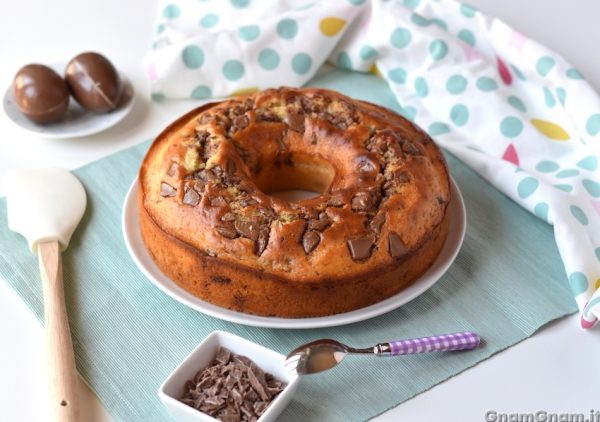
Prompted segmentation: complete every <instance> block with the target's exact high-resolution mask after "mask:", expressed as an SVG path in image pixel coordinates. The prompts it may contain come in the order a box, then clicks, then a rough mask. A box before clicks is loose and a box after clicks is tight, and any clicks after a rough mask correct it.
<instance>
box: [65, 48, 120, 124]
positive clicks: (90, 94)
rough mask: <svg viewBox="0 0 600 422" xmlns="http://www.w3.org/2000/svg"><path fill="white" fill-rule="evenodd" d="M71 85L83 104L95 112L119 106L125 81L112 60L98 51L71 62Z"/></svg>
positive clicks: (68, 80)
mask: <svg viewBox="0 0 600 422" xmlns="http://www.w3.org/2000/svg"><path fill="white" fill-rule="evenodd" d="M65 79H66V80H67V85H68V86H69V90H70V91H71V95H73V97H74V98H75V99H76V100H77V102H78V103H79V104H81V106H82V107H84V108H86V109H88V110H90V111H93V112H95V113H107V112H109V111H111V110H114V109H115V108H117V105H118V103H119V99H120V98H121V94H122V92H123V83H122V81H121V78H120V77H119V73H118V72H117V70H116V69H115V67H114V66H113V65H112V63H111V62H110V61H109V60H108V59H107V58H106V57H104V56H103V55H101V54H98V53H92V52H89V53H81V54H79V55H77V56H75V57H74V58H73V59H72V60H71V61H70V62H69V64H67V69H66V77H65Z"/></svg>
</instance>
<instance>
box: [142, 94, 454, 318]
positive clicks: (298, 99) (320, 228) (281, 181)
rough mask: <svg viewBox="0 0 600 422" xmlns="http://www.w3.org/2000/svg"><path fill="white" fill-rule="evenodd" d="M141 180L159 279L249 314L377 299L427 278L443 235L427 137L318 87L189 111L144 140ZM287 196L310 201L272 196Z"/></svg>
mask: <svg viewBox="0 0 600 422" xmlns="http://www.w3.org/2000/svg"><path fill="white" fill-rule="evenodd" d="M139 183H140V188H141V189H140V190H139V192H140V194H139V209H140V224H141V230H142V236H143V239H144V243H145V245H146V247H147V249H148V251H149V252H150V255H151V256H152V258H153V260H154V261H155V263H156V264H157V266H158V267H159V268H160V269H161V271H163V272H164V273H165V274H166V275H167V276H168V277H170V278H171V279H172V280H173V281H175V282H176V283H177V284H178V285H180V286H181V287H182V288H184V289H185V290H187V291H189V292H190V293H192V294H193V295H195V296H197V297H199V298H201V299H203V300H205V301H208V302H210V303H213V304H216V305H219V306H223V307H226V308H229V309H233V310H237V311H240V312H246V313H252V314H257V315H265V316H277V317H291V318H295V317H312V316H325V315H331V314H336V313H341V312H347V311H351V310H354V309H358V308H361V307H365V306H368V305H371V304H373V303H376V302H379V301H381V300H383V299H386V298H388V297H390V296H392V295H394V294H396V293H398V292H399V291H401V290H402V289H404V288H405V287H407V286H408V285H410V284H411V283H412V282H414V281H415V280H416V279H417V278H418V277H419V276H420V275H421V274H423V273H424V272H425V271H426V270H427V268H429V266H430V265H431V264H432V263H433V262H434V261H435V259H436V258H437V256H438V254H439V252H440V250H441V248H442V246H443V244H444V241H445V239H446V235H447V233H448V221H449V218H448V212H447V210H448V203H449V201H450V179H449V175H448V170H447V166H446V163H445V160H444V157H443V155H442V153H441V151H440V149H439V148H438V147H437V146H436V145H435V143H434V142H433V141H432V140H431V138H430V137H429V136H428V135H427V134H426V133H425V132H423V131H422V130H420V129H419V128H418V127H417V126H415V125H414V124H412V123H411V122H409V121H408V120H406V119H405V118H403V117H402V116H400V115H398V114H396V113H394V112H393V111H391V110H388V109H386V108H383V107H380V106H377V105H374V104H370V103H367V102H364V101H359V100H354V99H351V98H348V97H346V96H344V95H342V94H339V93H337V92H334V91H329V90H324V89H314V88H305V89H299V88H279V89H269V90H266V91H262V92H258V93H256V94H253V95H251V96H243V97H236V98H232V99H229V100H226V101H223V102H220V103H212V104H207V105H205V106H202V107H200V108H197V109H195V110H193V111H191V112H190V113H187V114H186V115H184V116H183V117H181V118H179V119H178V120H176V121H175V122H174V123H173V124H171V125H170V126H168V127H167V128H166V129H165V130H164V131H163V132H162V133H161V134H160V135H159V136H158V137H157V138H156V140H155V141H154V142H153V144H152V146H151V147H150V149H149V151H148V153H147V154H146V157H145V158H144V161H143V163H142V166H141V169H140V174H139ZM287 189H305V190H311V191H315V192H318V193H320V195H318V196H316V197H313V198H310V199H305V200H301V201H296V202H289V201H284V200H282V199H280V198H277V197H275V196H272V195H270V194H271V193H273V192H277V191H281V190H287Z"/></svg>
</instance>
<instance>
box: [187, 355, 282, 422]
mask: <svg viewBox="0 0 600 422" xmlns="http://www.w3.org/2000/svg"><path fill="white" fill-rule="evenodd" d="M285 387H286V384H285V383H283V382H282V381H279V380H277V379H275V377H273V376H272V375H271V374H268V373H265V372H264V371H263V370H261V369H260V368H259V367H258V366H257V365H256V364H255V363H254V362H252V361H251V360H250V359H248V358H246V357H245V356H240V355H235V354H233V353H231V352H230V351H229V350H227V349H225V348H224V347H221V348H219V350H218V351H217V356H216V357H215V359H214V360H213V362H212V363H211V364H210V365H209V366H208V367H207V368H205V369H203V370H201V371H198V373H197V374H196V375H195V376H194V379H193V380H190V381H187V382H186V384H185V393H184V395H183V397H182V398H181V402H182V403H185V404H186V405H188V406H190V407H193V408H194V409H197V410H199V411H201V412H204V413H206V414H207V415H209V416H211V417H213V418H216V419H218V420H220V421H226V422H233V421H240V422H246V421H256V420H257V419H258V418H260V416H261V415H262V414H264V412H265V411H266V410H267V408H268V407H269V405H270V404H271V402H272V401H273V400H274V399H275V398H276V397H277V396H278V395H279V394H280V393H281V392H282V391H283V389H284V388H285Z"/></svg>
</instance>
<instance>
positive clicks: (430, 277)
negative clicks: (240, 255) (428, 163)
mask: <svg viewBox="0 0 600 422" xmlns="http://www.w3.org/2000/svg"><path fill="white" fill-rule="evenodd" d="M451 189H452V200H451V201H450V204H449V209H448V212H449V213H450V228H449V231H448V237H447V238H446V242H445V243H444V246H443V247H442V250H441V252H440V254H439V255H438V257H437V259H436V260H435V261H434V263H433V264H432V265H431V267H430V268H429V269H428V270H427V271H426V272H425V274H423V275H422V276H421V277H420V278H419V279H418V280H417V281H416V282H414V283H413V284H411V285H410V286H409V287H407V288H406V289H404V290H402V291H401V292H400V293H398V294H396V295H394V296H392V297H389V298H387V299H385V300H383V301H381V302H379V303H376V304H374V305H371V306H367V307H364V308H361V309H357V310H355V311H351V312H346V313H343V314H336V315H329V316H324V317H314V318H277V317H265V316H258V315H252V314H245V313H243V312H237V311H232V310H230V309H226V308H222V307H220V306H217V305H213V304H212V303H208V302H205V301H203V300H202V299H199V298H197V297H196V296H194V295H192V294H191V293H189V292H188V291H186V290H184V289H182V288H181V287H179V286H178V285H177V284H176V283H175V282H174V281H173V280H171V279H170V278H169V277H167V276H166V275H164V274H163V273H162V271H160V269H159V268H158V267H157V266H156V264H155V263H154V261H153V260H152V258H151V257H150V254H149V253H148V251H147V250H146V246H145V245H144V241H143V239H142V234H141V231H140V222H139V216H138V202H137V197H138V179H137V178H136V179H135V180H134V181H133V184H132V185H131V188H129V192H128V193H127V196H126V197H125V201H124V203H123V214H122V221H121V224H122V225H123V236H124V238H125V244H126V245H127V250H128V251H129V254H130V255H131V258H132V259H133V262H135V264H136V265H137V267H138V268H139V269H140V271H141V272H142V273H143V274H144V275H145V276H146V277H147V278H148V279H149V280H150V281H151V282H152V283H153V284H154V285H155V286H156V287H158V288H159V289H160V290H162V291H163V292H164V293H166V294H167V295H169V296H171V297H172V298H173V299H175V300H177V301H178V302H180V303H183V304H184V305H186V306H189V307H190V308H192V309H195V310H197V311H200V312H202V313H204V314H207V315H210V316H213V317H215V318H220V319H223V320H225V321H230V322H235V323H238V324H244V325H252V326H255V327H269V328H295V329H300V328H320V327H335V326H339V325H345V324H350V323H353V322H358V321H364V320H366V319H369V318H373V317H376V316H379V315H383V314H385V313H386V312H389V311H392V310H394V309H396V308H398V307H399V306H402V305H404V304H405V303H407V302H410V301H411V300H413V299H415V298H416V297H418V296H420V295H421V294H423V293H424V292H425V291H427V289H429V288H430V287H431V286H433V285H434V284H435V283H436V282H437V281H438V280H439V279H440V278H441V277H442V275H444V273H445V272H446V271H447V270H448V268H449V267H450V265H452V263H453V262H454V259H455V258H456V255H458V251H459V250H460V247H461V245H462V242H463V239H464V236H465V231H466V227H467V226H466V221H467V220H466V212H465V204H464V201H463V198H462V195H461V193H460V190H459V189H458V186H457V185H456V182H454V180H452V184H451Z"/></svg>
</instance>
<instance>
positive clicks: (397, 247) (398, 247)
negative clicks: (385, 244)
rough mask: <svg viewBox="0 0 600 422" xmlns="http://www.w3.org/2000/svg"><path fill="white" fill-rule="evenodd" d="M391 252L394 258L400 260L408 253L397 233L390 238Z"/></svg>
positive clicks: (391, 234)
mask: <svg viewBox="0 0 600 422" xmlns="http://www.w3.org/2000/svg"><path fill="white" fill-rule="evenodd" d="M388 241H389V252H390V255H391V256H392V257H394V258H399V257H401V256H403V255H405V254H406V252H408V248H407V247H406V245H405V244H404V242H403V241H402V239H401V238H400V236H398V235H397V234H396V233H390V234H389V236H388Z"/></svg>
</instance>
